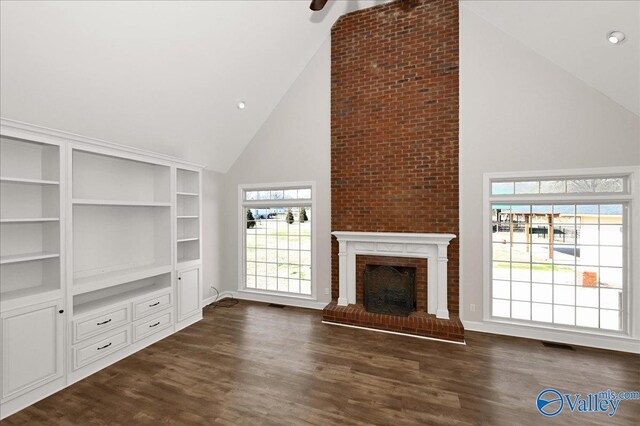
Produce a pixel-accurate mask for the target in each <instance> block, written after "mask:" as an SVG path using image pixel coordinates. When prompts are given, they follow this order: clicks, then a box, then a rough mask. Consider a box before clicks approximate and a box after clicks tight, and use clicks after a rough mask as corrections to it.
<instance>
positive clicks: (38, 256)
mask: <svg viewBox="0 0 640 426" xmlns="http://www.w3.org/2000/svg"><path fill="white" fill-rule="evenodd" d="M54 257H60V253H47V252H39V253H24V254H12V255H8V256H0V265H5V264H8V263H18V262H29V261H32V260H42V259H51V258H54Z"/></svg>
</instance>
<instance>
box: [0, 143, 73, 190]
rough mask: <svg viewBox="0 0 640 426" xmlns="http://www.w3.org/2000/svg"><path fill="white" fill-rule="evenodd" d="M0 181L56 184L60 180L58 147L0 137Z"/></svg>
mask: <svg viewBox="0 0 640 426" xmlns="http://www.w3.org/2000/svg"><path fill="white" fill-rule="evenodd" d="M0 180H23V181H25V182H29V183H32V184H38V183H42V184H57V183H58V181H59V180H60V150H59V148H58V146H57V145H48V144H41V143H37V142H30V141H24V140H21V139H14V138H7V137H5V136H2V137H0Z"/></svg>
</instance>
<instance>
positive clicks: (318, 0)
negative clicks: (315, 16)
mask: <svg viewBox="0 0 640 426" xmlns="http://www.w3.org/2000/svg"><path fill="white" fill-rule="evenodd" d="M325 4H327V0H311V6H309V9H311V10H313V11H314V12H317V11H318V10H322V8H323V7H324V5H325Z"/></svg>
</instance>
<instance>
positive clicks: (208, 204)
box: [201, 169, 224, 300]
mask: <svg viewBox="0 0 640 426" xmlns="http://www.w3.org/2000/svg"><path fill="white" fill-rule="evenodd" d="M223 184H224V174H222V173H218V172H215V171H213V170H210V169H204V170H203V172H202V216H203V217H202V219H201V221H202V222H201V223H202V235H203V239H202V272H203V277H202V279H203V283H202V293H203V298H204V299H205V300H207V299H211V298H212V297H214V296H215V295H216V293H215V291H214V290H213V289H212V286H213V287H215V288H216V289H218V291H220V288H221V287H223V282H224V281H223V277H222V268H221V265H222V249H223V245H222V241H223V237H222V229H223V223H222V213H221V210H222V205H221V203H220V200H221V198H222V193H223Z"/></svg>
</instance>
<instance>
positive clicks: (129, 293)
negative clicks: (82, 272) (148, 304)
mask: <svg viewBox="0 0 640 426" xmlns="http://www.w3.org/2000/svg"><path fill="white" fill-rule="evenodd" d="M170 286H171V273H165V274H161V275H156V276H153V277H149V278H144V279H141V280H136V281H131V282H128V283H124V284H120V285H117V286H113V287H109V288H105V289H102V290H96V291H92V292H88V293H83V294H79V295H76V296H74V297H73V314H74V315H82V314H84V313H86V312H90V311H93V310H96V309H100V308H103V307H106V306H110V305H115V304H118V303H121V302H126V301H127V300H130V299H133V298H136V297H139V296H144V295H146V294H150V293H153V292H155V291H158V290H162V289H166V288H169V287H170Z"/></svg>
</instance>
